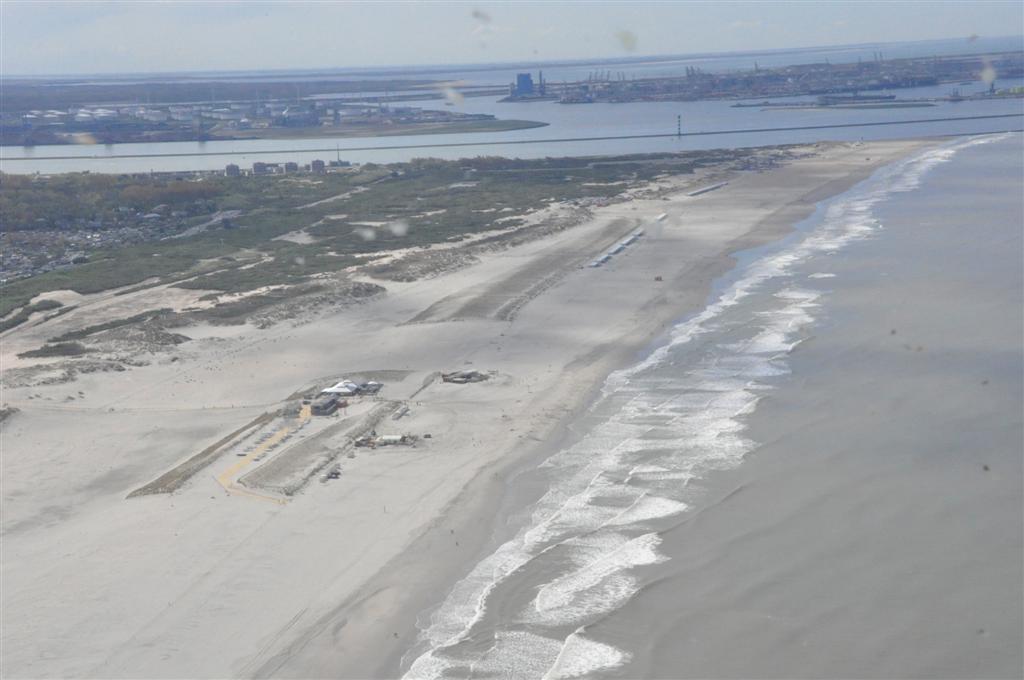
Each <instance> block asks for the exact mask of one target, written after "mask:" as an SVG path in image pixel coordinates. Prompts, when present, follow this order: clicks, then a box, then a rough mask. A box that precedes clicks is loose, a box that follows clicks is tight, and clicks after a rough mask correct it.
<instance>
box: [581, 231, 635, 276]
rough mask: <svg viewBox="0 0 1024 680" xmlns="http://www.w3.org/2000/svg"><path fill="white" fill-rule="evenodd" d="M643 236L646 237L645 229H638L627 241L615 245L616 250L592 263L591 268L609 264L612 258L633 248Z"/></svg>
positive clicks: (613, 249)
mask: <svg viewBox="0 0 1024 680" xmlns="http://www.w3.org/2000/svg"><path fill="white" fill-rule="evenodd" d="M643 235H644V230H643V229H637V230H636V231H634V232H633V233H632V234H630V235H629V237H628V238H627V239H626V240H624V241H620V242H619V243H617V244H616V245H615V247H614V248H612V249H611V250H609V251H608V252H607V253H605V254H604V255H602V256H601V257H599V258H597V259H596V260H594V261H593V262H591V263H590V266H591V267H600V266H602V265H604V264H607V263H608V262H609V261H610V260H611V259H612V257H614V256H615V255H618V254H619V253H621V252H622V251H624V250H625V249H626V248H628V247H629V246H631V245H633V244H634V243H636V242H637V240H638V239H639V238H640V237H641V236H643Z"/></svg>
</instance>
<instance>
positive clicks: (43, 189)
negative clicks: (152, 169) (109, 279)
mask: <svg viewBox="0 0 1024 680" xmlns="http://www.w3.org/2000/svg"><path fill="white" fill-rule="evenodd" d="M222 191H223V187H222V186H221V184H220V183H218V182H210V181H204V182H194V181H186V180H174V179H170V180H168V179H162V178H148V177H121V176H116V175H92V174H68V175H55V176H53V177H48V178H46V179H45V180H44V179H37V178H34V177H31V176H27V175H6V174H0V225H2V229H3V230H4V231H24V230H31V229H52V228H54V227H56V226H58V225H60V224H64V223H67V222H71V221H75V220H80V219H86V220H103V219H105V218H108V217H110V216H111V215H112V214H113V213H115V211H117V210H118V209H119V208H121V207H125V208H130V209H131V210H133V211H138V210H143V211H144V210H151V209H152V208H154V207H156V206H158V205H161V204H163V205H167V206H169V207H171V208H174V207H177V206H182V205H190V204H194V203H195V202H196V201H209V200H211V199H215V198H216V197H218V196H220V195H221V193H222Z"/></svg>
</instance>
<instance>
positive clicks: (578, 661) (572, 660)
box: [543, 629, 630, 680]
mask: <svg viewBox="0 0 1024 680" xmlns="http://www.w3.org/2000/svg"><path fill="white" fill-rule="evenodd" d="M629 658H630V656H629V654H628V653H626V652H623V651H622V650H620V649H616V648H615V647H612V646H611V645H606V644H604V643H601V642H595V641H594V640H591V639H589V638H585V637H583V629H579V630H577V631H576V632H575V633H573V634H572V635H570V636H569V637H568V638H566V640H565V645H564V646H563V647H562V651H561V653H560V654H559V655H558V658H557V659H556V660H555V663H554V665H553V666H552V667H551V670H549V671H548V672H547V673H546V674H545V675H544V678H543V680H569V679H570V678H583V677H586V676H588V675H592V674H593V673H596V672H597V671H602V670H610V669H612V668H617V667H619V666H621V665H622V664H624V663H626V662H627V661H629Z"/></svg>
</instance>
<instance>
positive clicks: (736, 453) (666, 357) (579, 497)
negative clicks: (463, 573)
mask: <svg viewBox="0 0 1024 680" xmlns="http://www.w3.org/2000/svg"><path fill="white" fill-rule="evenodd" d="M987 141H990V139H989V138H976V139H971V140H968V141H959V142H956V143H953V144H950V145H947V146H945V147H943V148H940V149H935V150H931V151H927V152H925V153H922V154H919V155H918V156H916V157H914V158H912V159H910V160H907V161H903V162H901V163H897V164H894V165H892V166H889V167H886V168H883V169H882V170H880V171H878V172H877V173H876V174H875V175H874V176H873V177H872V179H870V180H869V181H868V182H866V183H863V184H862V185H860V186H859V187H858V188H857V189H856V190H855V191H854V192H851V193H850V194H848V195H846V196H844V197H842V198H840V199H839V200H836V201H835V202H833V203H831V204H830V205H829V206H828V207H827V209H826V210H825V215H824V218H823V220H822V223H821V225H820V226H819V227H817V228H815V229H814V230H813V231H811V232H810V233H808V234H806V236H805V237H804V238H803V239H802V240H800V241H798V242H797V243H795V244H793V245H791V246H789V247H787V249H786V250H785V251H783V252H779V253H775V254H771V255H768V256H766V257H763V258H761V259H760V260H757V261H755V262H753V263H752V264H750V265H749V266H748V267H747V268H746V269H745V270H744V272H743V274H742V275H741V276H740V277H739V278H738V279H737V280H736V281H735V282H734V283H733V284H731V285H730V286H729V287H728V288H726V289H725V290H724V291H722V293H721V295H720V296H719V298H718V299H717V300H716V301H715V302H714V303H712V304H710V305H709V306H708V307H707V308H705V309H704V310H703V311H702V312H701V313H699V314H697V315H695V316H694V317H692V318H690V319H688V320H687V321H685V322H683V323H681V324H679V325H678V326H676V327H675V328H674V329H673V331H672V333H671V337H670V339H669V342H668V343H666V344H665V345H664V346H662V347H660V348H658V349H657V350H655V351H654V352H652V354H651V355H650V356H649V357H648V358H647V359H645V360H644V361H642V362H640V363H638V364H637V365H635V366H633V367H631V368H628V369H625V370H622V371H617V372H616V373H614V374H612V375H611V376H609V378H608V380H607V381H606V383H605V386H604V395H605V400H604V401H603V402H602V403H603V405H604V407H605V410H606V411H610V415H608V416H607V417H606V418H605V419H604V420H603V421H602V422H601V423H600V424H599V425H598V426H597V427H595V428H594V429H593V430H592V431H591V432H590V433H589V434H588V435H587V436H586V437H585V438H584V439H583V440H581V441H580V442H579V443H577V444H576V445H574V446H572V447H570V448H569V449H566V450H564V451H562V452H560V453H558V454H556V456H554V457H553V458H552V459H551V460H550V461H549V462H548V463H546V467H548V468H549V469H551V470H552V478H553V481H552V486H551V487H550V488H549V490H548V492H547V493H545V494H544V496H543V497H542V498H541V499H540V500H539V501H538V502H537V504H536V505H535V506H534V508H533V509H532V512H531V516H530V519H529V521H528V522H527V523H526V526H524V527H523V529H522V530H521V531H519V533H518V534H517V535H516V536H515V537H514V538H512V539H511V540H509V541H507V542H506V543H505V544H503V545H502V546H500V547H499V548H498V549H497V550H496V551H495V552H494V553H492V554H491V555H490V556H488V557H486V558H485V559H484V560H482V561H481V562H480V563H478V564H477V565H476V567H475V568H474V569H473V570H472V572H471V573H470V574H469V576H467V577H466V578H464V579H463V580H461V581H460V582H459V583H457V584H456V585H455V587H454V588H453V589H452V591H451V592H450V593H449V594H448V597H447V598H446V599H445V601H444V602H443V603H442V605H441V606H440V607H439V608H438V610H437V611H435V612H434V614H433V615H432V617H431V620H430V624H429V625H428V626H426V627H425V629H424V630H422V631H421V637H420V644H419V646H418V647H417V653H418V654H419V656H418V658H416V660H415V662H414V663H413V665H412V666H411V668H410V670H409V672H408V674H407V675H406V677H409V678H442V677H445V675H446V673H447V672H448V670H450V669H454V668H465V667H466V665H467V664H468V665H471V666H472V667H473V668H475V669H479V670H480V672H481V673H482V674H483V675H488V674H489V675H495V676H498V677H509V678H519V677H523V678H526V677H529V678H535V677H541V676H542V675H543V676H544V677H547V678H552V679H554V678H572V677H582V676H586V675H590V674H593V673H596V672H598V671H600V670H601V669H607V668H613V667H616V666H618V665H621V664H622V663H625V662H626V661H627V660H628V658H629V655H628V653H626V652H625V651H623V650H618V649H615V648H614V647H612V646H609V645H606V644H604V643H600V642H596V641H593V640H590V639H588V638H585V637H583V636H582V635H581V630H582V629H580V630H577V632H576V633H574V634H572V635H570V636H569V637H568V638H566V639H565V640H564V643H559V642H558V641H557V640H555V639H553V638H551V637H546V636H544V635H534V634H532V633H526V632H523V631H510V630H507V628H506V627H505V626H507V625H511V623H510V622H507V621H502V622H494V624H493V628H488V627H484V628H483V630H485V631H486V630H492V629H493V631H494V644H493V645H492V646H491V647H489V648H488V649H486V650H485V651H484V652H483V653H481V652H479V651H473V650H476V649H477V648H478V646H479V645H478V641H479V639H480V637H479V635H475V634H474V629H475V628H476V626H477V625H478V624H481V623H482V622H483V621H484V619H485V617H486V614H487V602H488V599H489V597H490V596H491V595H492V593H493V592H494V590H495V589H496V588H498V587H499V586H501V585H502V584H503V583H505V582H506V580H507V579H508V577H509V576H510V575H512V574H513V573H517V579H516V581H517V582H521V581H523V580H524V579H525V580H526V581H527V582H528V581H529V576H530V572H529V571H526V570H529V569H531V563H535V564H536V565H538V566H540V565H543V568H540V569H536V570H535V571H536V572H537V573H538V574H547V576H545V577H544V578H545V579H546V582H543V583H538V584H536V586H537V588H538V590H537V592H536V596H535V598H534V600H533V603H532V606H529V607H526V608H525V610H524V612H523V616H522V618H521V619H520V620H519V622H518V625H519V626H524V625H525V626H532V627H535V628H537V629H538V630H539V631H540V632H548V633H550V634H551V635H557V634H558V633H556V632H555V631H554V630H552V629H551V627H552V626H565V625H573V624H574V623H577V624H582V625H585V624H587V623H588V622H590V621H593V620H594V617H596V616H599V615H602V614H603V613H607V612H610V611H613V610H614V609H616V608H618V607H620V606H622V604H624V603H625V602H626V601H628V600H629V598H631V597H632V596H633V595H634V594H635V593H636V592H637V591H638V590H639V588H640V587H641V585H642V581H641V579H642V573H643V571H642V570H643V569H649V568H651V566H652V565H655V564H657V563H658V562H659V561H661V560H663V559H664V557H663V556H661V555H660V554H659V553H658V551H657V545H658V540H659V537H658V534H657V533H654V532H655V531H656V530H657V528H658V527H657V526H652V523H653V522H657V521H664V518H667V517H671V516H673V515H677V514H680V513H682V512H685V510H686V503H685V501H684V500H683V498H681V496H683V495H684V494H685V493H687V489H688V483H689V482H690V481H691V480H693V479H699V478H701V477H703V476H705V475H706V474H707V473H708V472H709V471H711V470H719V469H729V468H732V467H735V466H737V465H739V464H740V463H741V462H742V460H743V458H744V456H745V455H746V454H747V453H748V452H749V451H751V450H752V448H753V447H754V446H755V444H754V442H752V441H749V440H748V439H746V438H745V437H744V436H743V433H744V429H745V424H744V417H745V416H746V415H749V414H750V413H751V412H752V411H753V410H754V409H755V408H756V405H757V402H758V400H759V399H760V398H761V396H762V394H763V393H764V392H765V391H767V390H770V389H771V388H770V386H769V385H767V384H766V383H765V382H764V380H765V379H767V378H771V377H774V376H780V375H784V374H786V373H787V372H788V367H787V362H786V360H785V357H786V356H787V355H788V353H789V352H792V351H793V350H794V349H795V348H796V347H797V346H798V344H799V343H800V342H801V341H802V340H803V339H804V338H805V329H806V328H807V327H808V326H809V324H811V323H813V321H814V316H815V314H816V313H817V308H818V306H819V303H820V296H821V295H822V293H821V292H819V291H814V290H808V289H805V288H801V287H799V286H797V285H794V284H793V282H792V281H791V280H790V279H792V278H793V274H794V273H795V272H794V270H795V268H796V267H797V265H800V264H801V263H804V262H806V261H807V260H808V259H809V258H812V257H814V256H820V255H824V254H826V253H832V252H837V251H839V250H841V249H842V248H844V247H845V246H846V245H848V244H849V243H852V242H854V241H857V240H860V239H863V238H866V237H869V236H870V235H871V234H873V233H875V232H876V231H877V230H878V229H879V228H880V226H881V225H880V224H879V221H878V220H877V218H876V217H875V215H874V213H873V208H874V206H875V205H876V204H878V203H879V202H881V201H883V200H885V199H886V198H887V197H888V196H890V195H891V194H893V193H895V192H903V191H910V190H912V189H914V188H915V187H917V186H919V184H920V182H921V178H922V177H923V176H924V174H925V173H927V172H928V171H929V170H930V169H931V168H933V167H935V166H936V165H938V164H940V163H943V162H946V161H948V160H949V159H950V158H951V157H952V156H953V155H954V154H955V153H956V152H957V150H959V149H961V148H965V147H968V146H973V145H975V144H981V143H986V142H987ZM787 277H788V278H787ZM808 278H825V276H813V277H806V276H804V278H803V280H804V281H807V279H808ZM769 283H772V288H773V291H771V292H770V294H768V295H764V294H762V293H764V292H765V290H764V289H765V288H766V286H767V284H769ZM737 305H745V306H744V307H742V308H740V310H741V311H743V313H742V314H733V315H731V316H730V315H728V314H726V313H727V312H728V311H729V310H731V309H733V308H735V307H736V306H737ZM751 319H754V320H755V322H754V323H753V324H752V323H751V322H750V320H751ZM697 337H705V338H707V339H708V342H705V343H703V344H702V345H701V346H697V347H696V348H694V349H693V350H692V351H691V347H693V345H690V344H688V343H691V341H692V340H694V339H695V338H697ZM719 337H721V338H723V339H722V340H718V341H716V339H717V338H719ZM726 338H727V339H726ZM683 345H686V347H685V348H684V347H682V346H683ZM683 349H686V351H687V352H690V354H686V355H685V357H686V358H685V363H682V364H679V363H678V362H679V361H681V359H679V357H680V356H682V355H680V353H679V352H680V351H681V350H683ZM673 361H675V362H676V363H673ZM666 366H671V367H672V370H671V371H667V370H663V368H664V367H666ZM610 407H614V408H610ZM552 569H555V570H558V575H557V576H554V577H551V576H550V573H551V570H552ZM470 635H473V639H474V641H475V642H476V643H477V644H475V645H466V644H463V641H464V640H467V639H468V638H469V636H470ZM538 669H547V671H546V675H545V674H544V673H545V671H544V670H538Z"/></svg>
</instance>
